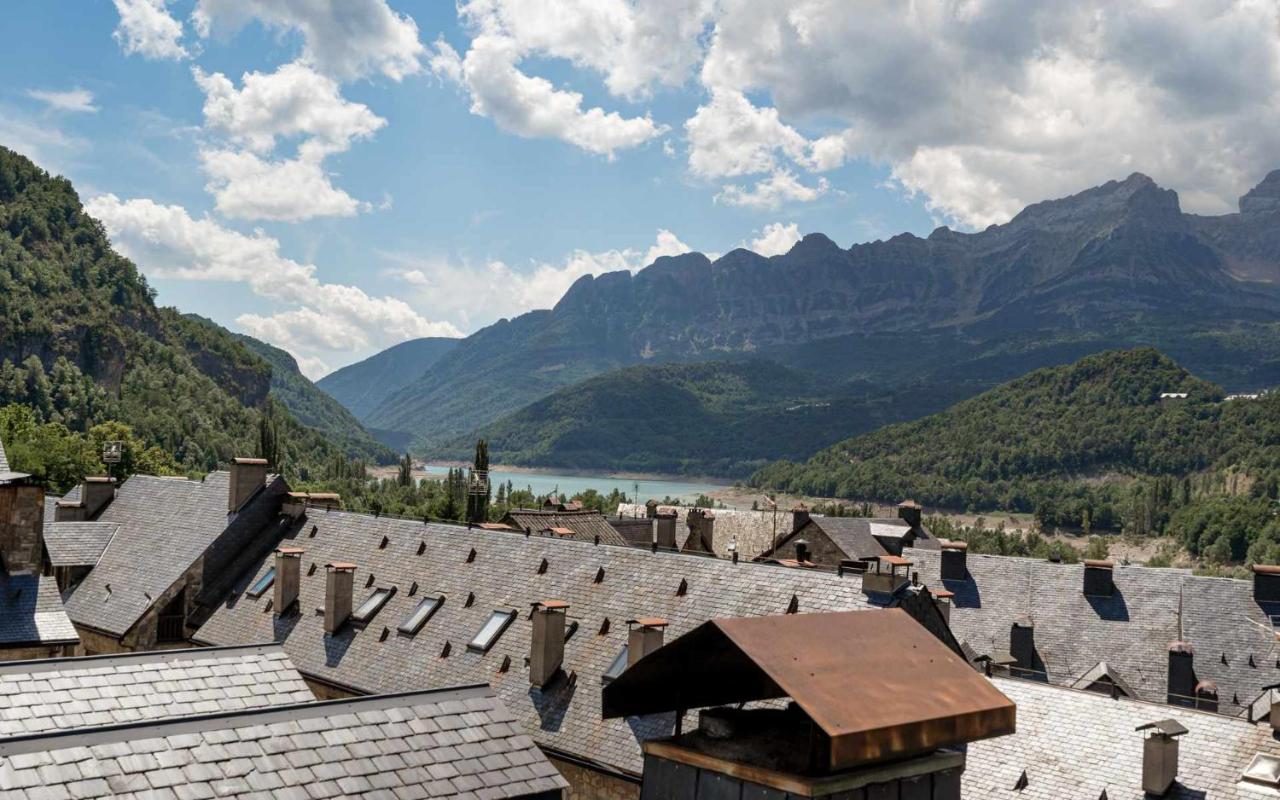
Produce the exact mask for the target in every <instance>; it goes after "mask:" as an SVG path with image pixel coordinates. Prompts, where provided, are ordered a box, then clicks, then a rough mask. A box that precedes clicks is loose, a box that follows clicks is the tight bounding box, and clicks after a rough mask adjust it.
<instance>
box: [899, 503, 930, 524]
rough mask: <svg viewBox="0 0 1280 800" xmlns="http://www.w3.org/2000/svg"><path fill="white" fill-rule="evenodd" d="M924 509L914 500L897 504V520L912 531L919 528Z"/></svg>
mask: <svg viewBox="0 0 1280 800" xmlns="http://www.w3.org/2000/svg"><path fill="white" fill-rule="evenodd" d="M923 514H924V509H923V508H921V507H920V504H919V503H917V502H916V501H915V500H903V501H902V502H901V503H899V504H898V519H900V520H902V521H903V522H905V523H907V524H908V525H910V526H911V528H912V530H915V529H917V528H919V527H920V520H921V517H922V515H923Z"/></svg>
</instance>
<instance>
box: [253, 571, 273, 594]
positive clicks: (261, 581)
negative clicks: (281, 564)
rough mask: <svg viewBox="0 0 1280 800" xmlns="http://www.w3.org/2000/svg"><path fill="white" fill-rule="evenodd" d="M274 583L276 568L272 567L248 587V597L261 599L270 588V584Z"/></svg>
mask: <svg viewBox="0 0 1280 800" xmlns="http://www.w3.org/2000/svg"><path fill="white" fill-rule="evenodd" d="M275 582H276V568H275V567H272V568H271V569H269V570H267V574H265V575H263V576H262V577H261V578H258V582H257V583H255V584H254V585H253V586H251V587H249V596H250V597H262V595H263V594H264V593H265V592H266V591H267V590H268V589H270V588H271V584H273V583H275Z"/></svg>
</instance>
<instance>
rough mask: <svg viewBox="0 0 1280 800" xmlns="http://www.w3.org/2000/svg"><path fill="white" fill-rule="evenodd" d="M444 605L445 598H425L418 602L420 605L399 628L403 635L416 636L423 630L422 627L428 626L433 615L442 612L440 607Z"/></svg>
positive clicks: (415, 607)
mask: <svg viewBox="0 0 1280 800" xmlns="http://www.w3.org/2000/svg"><path fill="white" fill-rule="evenodd" d="M443 604H444V597H441V596H437V597H424V598H422V599H421V600H419V601H418V605H416V606H414V608H413V612H412V613H410V614H409V617H408V618H407V619H406V620H405V621H404V622H401V623H400V627H399V628H397V630H399V631H400V632H401V633H405V634H408V635H409V636H414V635H416V634H417V633H418V631H420V630H422V626H423V625H426V624H427V620H429V619H431V615H432V614H435V613H436V612H437V611H439V610H440V606H441V605H443Z"/></svg>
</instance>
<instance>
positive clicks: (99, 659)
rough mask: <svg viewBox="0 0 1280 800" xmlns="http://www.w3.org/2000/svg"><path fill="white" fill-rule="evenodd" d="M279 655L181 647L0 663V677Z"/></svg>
mask: <svg viewBox="0 0 1280 800" xmlns="http://www.w3.org/2000/svg"><path fill="white" fill-rule="evenodd" d="M250 652H262V653H265V652H279V653H284V652H285V649H284V645H282V644H280V643H279V642H262V643H259V644H233V645H218V646H216V647H183V648H178V649H175V650H139V651H136V652H131V653H104V654H101V655H94V656H67V657H64V658H28V659H24V660H22V661H3V662H0V675H13V674H18V673H38V672H52V671H54V670H57V669H59V668H60V667H64V666H72V665H79V664H88V665H92V664H106V665H110V664H115V663H131V664H150V663H153V662H165V661H196V660H200V659H204V658H212V657H213V656H212V655H209V654H212V653H221V654H231V653H250Z"/></svg>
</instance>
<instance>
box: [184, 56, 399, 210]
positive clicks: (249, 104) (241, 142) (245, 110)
mask: <svg viewBox="0 0 1280 800" xmlns="http://www.w3.org/2000/svg"><path fill="white" fill-rule="evenodd" d="M192 74H193V76H194V77H195V81H196V85H197V86H199V87H200V89H201V90H202V91H203V92H204V94H205V102H204V117H205V130H206V131H208V132H209V133H211V134H214V135H217V136H219V137H221V138H222V139H224V140H225V142H224V143H222V144H218V145H209V146H206V147H204V148H203V149H202V150H201V153H200V158H201V163H202V165H203V167H204V170H205V172H206V174H208V175H209V184H208V186H207V188H208V190H209V192H210V193H212V194H213V196H214V201H215V204H216V207H217V209H218V211H219V213H221V214H224V215H225V216H227V217H232V218H237V219H252V220H275V221H289V222H296V221H300V220H306V219H312V218H315V217H325V216H351V215H353V214H355V213H357V212H358V211H361V210H369V209H370V208H371V206H370V204H369V203H367V202H361V201H358V200H356V199H355V198H353V197H352V196H351V195H349V194H347V193H346V192H345V191H343V190H342V189H339V188H337V187H335V186H334V185H333V183H332V181H331V179H330V175H329V173H327V172H326V171H325V169H324V159H325V158H326V157H327V156H329V155H332V154H334V153H340V152H342V151H345V150H347V149H348V148H349V147H350V146H351V144H352V142H353V141H356V140H360V139H367V138H369V137H371V136H372V135H373V134H374V133H375V132H376V131H378V130H379V129H380V128H382V127H383V126H384V125H386V120H385V119H383V118H381V117H379V116H378V115H376V114H374V113H373V112H372V111H370V110H369V108H368V107H367V106H365V105H363V104H361V103H353V102H351V101H349V100H347V99H346V98H344V97H342V94H341V88H340V87H339V85H338V83H337V82H336V81H334V80H333V79H332V78H329V77H327V76H325V75H322V74H320V73H318V72H316V71H315V70H314V69H312V68H311V67H310V66H307V65H305V64H301V63H292V64H285V65H284V66H282V67H280V68H279V69H277V70H276V71H275V72H271V73H261V72H248V73H245V74H244V76H243V77H242V78H241V88H240V89H237V88H236V87H235V84H233V83H232V82H231V80H230V79H229V78H227V77H226V76H225V75H223V74H222V73H213V74H207V73H205V72H204V71H203V70H201V69H199V68H198V67H197V68H194V69H193V70H192ZM284 140H289V141H297V142H298V145H297V152H296V156H295V157H294V158H272V157H271V156H272V154H273V152H274V150H275V148H276V146H277V143H278V142H281V141H284Z"/></svg>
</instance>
